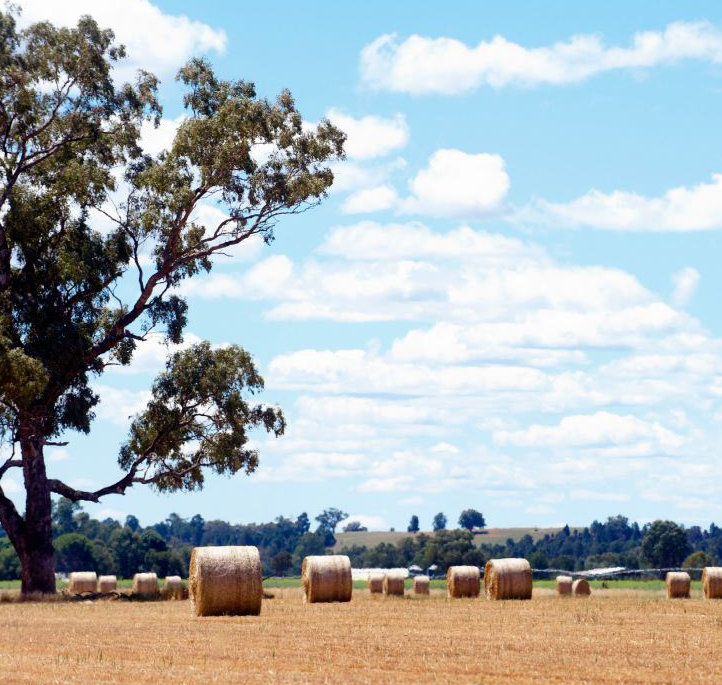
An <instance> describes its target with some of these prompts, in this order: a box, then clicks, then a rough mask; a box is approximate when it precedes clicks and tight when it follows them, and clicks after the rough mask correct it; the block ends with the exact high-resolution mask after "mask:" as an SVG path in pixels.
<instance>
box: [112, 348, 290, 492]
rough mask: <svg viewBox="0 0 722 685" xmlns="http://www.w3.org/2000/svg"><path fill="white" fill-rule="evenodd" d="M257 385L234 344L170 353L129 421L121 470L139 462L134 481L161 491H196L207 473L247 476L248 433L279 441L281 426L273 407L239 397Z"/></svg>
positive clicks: (253, 454) (253, 458) (254, 459)
mask: <svg viewBox="0 0 722 685" xmlns="http://www.w3.org/2000/svg"><path fill="white" fill-rule="evenodd" d="M262 388H263V379H262V378H261V377H260V375H259V374H258V372H257V371H256V368H255V366H254V365H253V362H252V360H251V357H250V355H249V354H248V353H247V352H246V351H245V350H243V349H241V348H240V347H238V346H237V345H230V346H229V347H225V348H222V349H216V350H214V349H212V348H211V346H210V343H207V342H204V343H200V344H197V345H193V346H191V347H190V348H188V349H186V350H183V351H181V352H176V353H175V354H174V355H173V356H172V357H171V358H170V359H169V360H168V363H167V364H166V370H165V372H164V373H162V374H160V376H159V377H158V378H157V379H156V381H155V382H154V383H153V388H152V397H151V399H150V401H149V402H148V407H147V408H146V409H145V410H144V411H143V412H141V413H140V414H139V415H137V416H136V417H135V418H134V419H133V423H132V424H131V427H130V434H129V438H128V441H127V442H126V443H125V444H124V445H123V446H122V447H121V450H120V456H119V458H118V462H119V464H120V466H121V468H123V469H124V470H126V471H129V472H131V473H132V472H134V471H135V470H137V468H138V466H139V464H141V463H142V464H143V465H144V469H146V474H145V475H144V476H142V477H137V478H136V479H135V480H136V481H138V482H143V483H150V484H152V485H153V486H154V487H156V488H158V489H159V490H164V491H174V490H193V489H197V488H199V487H201V486H202V485H203V481H204V470H206V469H209V470H212V471H214V472H216V473H219V474H233V473H237V472H238V471H240V470H241V469H243V470H245V471H246V473H251V472H252V471H254V470H255V468H256V466H257V465H258V453H257V451H256V450H254V449H248V448H247V447H246V444H247V442H248V439H249V436H248V431H249V430H251V429H253V428H255V427H259V426H260V427H262V428H265V429H266V430H267V431H269V432H272V433H274V434H275V435H276V436H278V435H281V434H282V433H283V431H284V428H285V421H284V418H283V415H282V414H281V411H280V409H273V408H270V407H264V406H262V405H254V406H252V405H249V404H248V402H247V401H246V400H245V398H244V395H245V394H246V393H249V394H254V393H256V392H259V391H260V390H261V389H262ZM189 444H191V445H193V449H191V450H189V449H188V448H187V446H188V445H189ZM148 470H150V472H148Z"/></svg>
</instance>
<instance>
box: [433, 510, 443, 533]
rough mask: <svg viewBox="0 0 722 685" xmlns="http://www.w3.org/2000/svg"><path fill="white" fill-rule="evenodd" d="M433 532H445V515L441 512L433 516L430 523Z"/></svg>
mask: <svg viewBox="0 0 722 685" xmlns="http://www.w3.org/2000/svg"><path fill="white" fill-rule="evenodd" d="M431 527H432V529H433V530H445V529H446V515H445V514H444V513H443V512H441V511H440V512H439V513H438V514H436V516H434V520H433V521H432V523H431Z"/></svg>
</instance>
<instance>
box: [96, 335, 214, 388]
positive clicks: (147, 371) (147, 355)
mask: <svg viewBox="0 0 722 685" xmlns="http://www.w3.org/2000/svg"><path fill="white" fill-rule="evenodd" d="M200 341H201V339H200V338H199V337H198V336H197V335H195V334H194V333H185V334H184V335H183V342H182V343H181V344H180V345H166V344H165V342H164V337H163V335H161V334H160V333H150V334H148V337H147V340H145V341H144V342H140V341H139V342H138V343H137V347H136V348H135V352H134V353H133V360H132V362H131V363H130V364H129V365H128V366H111V367H109V368H108V371H107V373H109V374H121V375H127V374H144V375H146V376H149V377H153V376H155V374H157V373H158V372H160V371H161V370H163V368H165V362H166V360H167V359H168V357H169V356H170V355H171V354H173V353H174V352H178V351H180V350H185V349H186V348H188V347H190V346H191V345H195V344H197V343H199V342H200Z"/></svg>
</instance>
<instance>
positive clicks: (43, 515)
mask: <svg viewBox="0 0 722 685" xmlns="http://www.w3.org/2000/svg"><path fill="white" fill-rule="evenodd" d="M18 437H19V438H20V447H21V450H22V456H23V477H24V480H25V521H24V525H23V526H22V530H21V531H20V538H21V539H20V540H18V542H19V544H16V545H15V548H16V550H17V552H18V556H19V557H20V564H21V566H22V593H23V594H29V593H34V592H42V593H44V594H48V593H50V594H53V593H55V551H54V550H53V526H52V502H51V499H50V488H49V486H48V477H47V473H46V471H45V457H44V455H43V444H44V441H43V435H42V431H40V430H39V428H38V424H34V425H33V424H31V425H30V426H28V427H21V428H20V430H19V431H18ZM11 541H12V539H11Z"/></svg>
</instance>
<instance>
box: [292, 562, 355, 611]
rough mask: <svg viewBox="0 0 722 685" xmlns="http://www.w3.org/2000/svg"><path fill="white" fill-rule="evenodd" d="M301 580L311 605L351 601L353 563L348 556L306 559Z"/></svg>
mask: <svg viewBox="0 0 722 685" xmlns="http://www.w3.org/2000/svg"><path fill="white" fill-rule="evenodd" d="M301 578H302V580H303V591H304V593H305V598H306V601H307V602H309V603H315V602H350V601H351V594H352V592H353V584H352V581H351V561H350V560H349V558H348V557H347V556H343V555H340V554H335V555H330V556H310V557H306V558H305V559H304V560H303V565H302V566H301Z"/></svg>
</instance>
